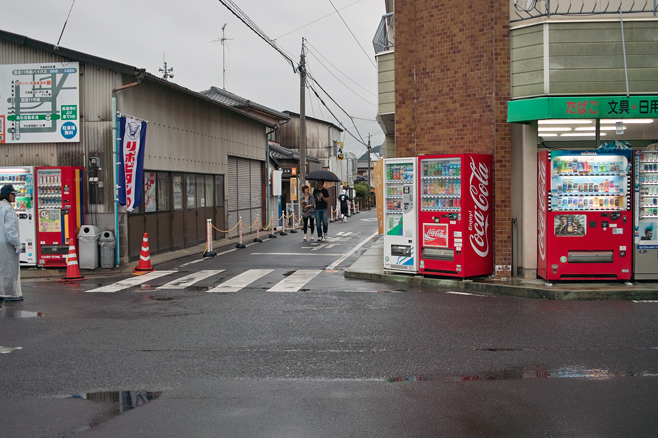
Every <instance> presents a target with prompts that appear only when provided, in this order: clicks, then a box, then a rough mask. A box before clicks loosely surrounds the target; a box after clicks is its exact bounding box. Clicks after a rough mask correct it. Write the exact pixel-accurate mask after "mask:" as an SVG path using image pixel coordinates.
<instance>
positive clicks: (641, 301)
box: [633, 300, 658, 303]
mask: <svg viewBox="0 0 658 438" xmlns="http://www.w3.org/2000/svg"><path fill="white" fill-rule="evenodd" d="M633 302H634V303H658V300H633Z"/></svg>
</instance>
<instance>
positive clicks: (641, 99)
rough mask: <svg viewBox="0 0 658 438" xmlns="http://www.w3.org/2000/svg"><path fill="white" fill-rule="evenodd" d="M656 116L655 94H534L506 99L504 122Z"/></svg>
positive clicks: (648, 117)
mask: <svg viewBox="0 0 658 438" xmlns="http://www.w3.org/2000/svg"><path fill="white" fill-rule="evenodd" d="M642 118H647V119H653V118H658V96H630V97H626V96H570V97H536V98H533V99H520V100H512V101H510V102H508V103H507V122H508V123H523V122H530V121H533V120H546V119H642Z"/></svg>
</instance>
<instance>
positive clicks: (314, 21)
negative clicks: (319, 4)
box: [274, 0, 361, 41]
mask: <svg viewBox="0 0 658 438" xmlns="http://www.w3.org/2000/svg"><path fill="white" fill-rule="evenodd" d="M360 1H361V0H356V1H355V2H354V3H350V4H349V5H347V6H343V7H342V8H340V9H339V11H342V10H343V9H347V8H349V7H350V6H352V5H355V4H357V3H359V2H360ZM334 14H335V12H332V13H330V14H327V15H325V16H323V17H320V18H318V19H317V20H313V21H311V22H310V23H307V24H305V25H303V26H301V27H298V28H297V29H295V30H291V31H290V32H288V33H284V34H283V35H281V36H280V37H277V38H274V41H276V40H278V39H281V38H283V37H284V36H288V35H290V34H291V33H293V32H297V31H298V30H300V29H303V28H305V27H306V26H310V25H311V24H313V23H317V22H318V21H320V20H322V19H324V18H327V17H329V16H331V15H334Z"/></svg>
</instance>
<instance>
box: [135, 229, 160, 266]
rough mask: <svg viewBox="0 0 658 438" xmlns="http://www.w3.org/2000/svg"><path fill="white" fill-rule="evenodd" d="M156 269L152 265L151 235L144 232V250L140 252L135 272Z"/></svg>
mask: <svg viewBox="0 0 658 438" xmlns="http://www.w3.org/2000/svg"><path fill="white" fill-rule="evenodd" d="M153 271H155V269H154V268H153V266H151V253H150V252H149V236H148V234H146V233H144V238H143V239H142V251H141V252H140V254H139V263H138V264H137V267H136V268H135V269H133V272H135V273H137V272H153Z"/></svg>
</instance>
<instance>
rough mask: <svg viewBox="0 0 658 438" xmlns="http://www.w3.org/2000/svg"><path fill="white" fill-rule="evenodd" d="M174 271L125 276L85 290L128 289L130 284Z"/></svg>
mask: <svg viewBox="0 0 658 438" xmlns="http://www.w3.org/2000/svg"><path fill="white" fill-rule="evenodd" d="M175 272H176V271H153V272H149V273H148V274H144V275H140V276H139V277H131V278H126V279H125V280H121V281H118V282H116V283H112V284H108V285H107V286H102V287H98V288H96V289H92V290H88V291H85V292H118V291H120V290H122V289H128V288H129V287H132V286H137V285H138V284H142V283H146V282H147V281H149V280H153V279H155V278H158V277H164V276H165V275H169V274H173V273H175Z"/></svg>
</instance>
